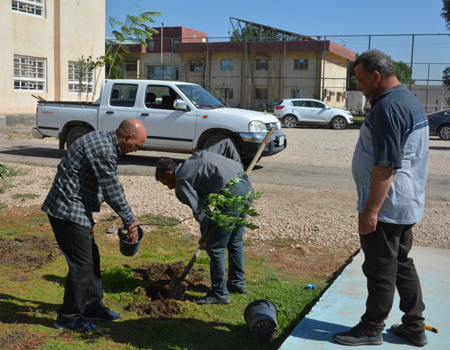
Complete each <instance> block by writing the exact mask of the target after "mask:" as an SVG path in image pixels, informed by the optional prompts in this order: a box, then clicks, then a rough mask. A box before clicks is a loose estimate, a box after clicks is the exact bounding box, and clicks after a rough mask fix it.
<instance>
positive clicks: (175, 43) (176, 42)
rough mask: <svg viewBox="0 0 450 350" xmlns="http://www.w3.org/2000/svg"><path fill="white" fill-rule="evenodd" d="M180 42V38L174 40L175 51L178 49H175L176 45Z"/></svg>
mask: <svg viewBox="0 0 450 350" xmlns="http://www.w3.org/2000/svg"><path fill="white" fill-rule="evenodd" d="M179 42H180V40H174V41H173V51H174V52H175V51H176V50H175V47H176V45H177V44H178V43H179Z"/></svg>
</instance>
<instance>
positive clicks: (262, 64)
mask: <svg viewBox="0 0 450 350" xmlns="http://www.w3.org/2000/svg"><path fill="white" fill-rule="evenodd" d="M256 70H269V60H265V59H262V60H256Z"/></svg>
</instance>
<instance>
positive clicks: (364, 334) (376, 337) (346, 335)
mask: <svg viewBox="0 0 450 350" xmlns="http://www.w3.org/2000/svg"><path fill="white" fill-rule="evenodd" d="M333 339H334V340H335V341H336V342H338V343H340V344H344V345H381V344H383V335H382V334H381V332H380V333H379V334H374V333H372V332H370V331H368V330H367V329H366V328H365V327H364V326H363V325H362V324H361V323H359V324H357V325H356V326H355V327H353V328H352V329H350V330H349V331H347V332H343V333H338V334H335V335H333Z"/></svg>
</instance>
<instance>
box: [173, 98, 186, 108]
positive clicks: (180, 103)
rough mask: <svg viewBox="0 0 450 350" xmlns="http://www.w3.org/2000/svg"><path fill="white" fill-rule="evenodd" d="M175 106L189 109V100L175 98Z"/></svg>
mask: <svg viewBox="0 0 450 350" xmlns="http://www.w3.org/2000/svg"><path fill="white" fill-rule="evenodd" d="M173 107H174V108H175V109H181V110H184V111H185V110H187V109H188V105H187V102H186V101H184V100H175V101H174V102H173Z"/></svg>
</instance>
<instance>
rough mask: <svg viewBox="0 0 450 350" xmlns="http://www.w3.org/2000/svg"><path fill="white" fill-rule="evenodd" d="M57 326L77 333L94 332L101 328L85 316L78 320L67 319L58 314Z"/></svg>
mask: <svg viewBox="0 0 450 350" xmlns="http://www.w3.org/2000/svg"><path fill="white" fill-rule="evenodd" d="M55 327H56V328H58V329H63V330H65V331H71V332H77V333H93V332H95V331H98V329H99V328H98V327H97V326H96V325H95V324H93V323H91V322H88V321H87V320H86V319H85V318H83V317H79V318H78V319H76V320H71V321H67V320H65V319H64V317H62V316H58V317H57V318H56V321H55Z"/></svg>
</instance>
